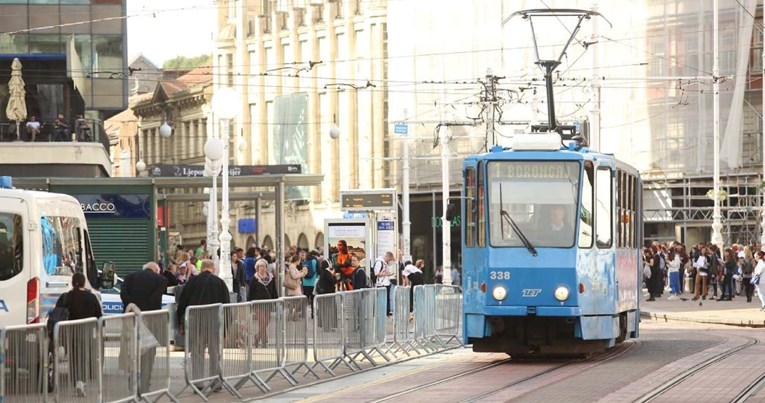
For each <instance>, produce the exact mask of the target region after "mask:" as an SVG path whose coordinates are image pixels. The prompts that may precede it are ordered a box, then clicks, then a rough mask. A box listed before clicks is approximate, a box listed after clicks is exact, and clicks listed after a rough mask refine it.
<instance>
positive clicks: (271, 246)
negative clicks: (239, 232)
mask: <svg viewBox="0 0 765 403" xmlns="http://www.w3.org/2000/svg"><path fill="white" fill-rule="evenodd" d="M263 247H265V248H267V249H268V250H274V240H273V239H271V235H266V237H265V238H263Z"/></svg>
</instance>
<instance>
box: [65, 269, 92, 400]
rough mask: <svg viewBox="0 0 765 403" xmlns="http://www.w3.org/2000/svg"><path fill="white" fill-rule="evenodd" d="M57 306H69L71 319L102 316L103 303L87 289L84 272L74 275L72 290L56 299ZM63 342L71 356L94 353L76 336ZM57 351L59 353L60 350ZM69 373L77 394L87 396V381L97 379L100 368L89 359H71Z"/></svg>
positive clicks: (84, 355)
mask: <svg viewBox="0 0 765 403" xmlns="http://www.w3.org/2000/svg"><path fill="white" fill-rule="evenodd" d="M56 308H67V309H68V310H69V320H76V319H86V318H100V317H101V315H102V311H101V303H100V302H98V298H96V296H95V295H93V293H91V292H90V290H86V289H85V275H84V274H82V273H74V274H73V275H72V290H71V291H69V292H67V293H65V294H61V296H60V297H59V298H58V300H57V301H56ZM63 343H64V346H63V347H64V350H65V351H67V352H68V353H69V357H86V356H88V355H90V354H93V352H92V351H88V348H87V344H83V343H81V342H80V340H77V338H76V337H66V338H65V340H64V341H63ZM54 350H55V349H54ZM55 353H56V354H57V353H58V351H55ZM69 373H70V375H69V376H71V377H72V382H74V384H75V388H76V393H77V396H80V397H85V385H86V383H85V381H86V380H90V379H92V380H94V381H95V380H96V379H95V376H96V374H98V370H97V369H96V367H95V366H94V365H93V362H90V361H89V360H69Z"/></svg>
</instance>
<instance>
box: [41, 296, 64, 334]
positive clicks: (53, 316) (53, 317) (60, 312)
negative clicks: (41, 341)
mask: <svg viewBox="0 0 765 403" xmlns="http://www.w3.org/2000/svg"><path fill="white" fill-rule="evenodd" d="M68 295H69V293H63V294H61V297H59V298H60V299H61V306H57V307H55V308H53V310H51V311H50V312H48V321H47V323H46V327H47V328H48V335H50V336H51V339H52V338H53V328H54V327H55V326H56V323H58V322H61V321H62V320H68V319H69V298H68Z"/></svg>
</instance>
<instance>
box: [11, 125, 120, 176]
mask: <svg viewBox="0 0 765 403" xmlns="http://www.w3.org/2000/svg"><path fill="white" fill-rule="evenodd" d="M73 126H74V127H75V129H74V130H71V131H70V130H67V129H65V128H63V127H60V126H57V125H55V124H54V123H42V124H41V126H40V132H39V133H37V134H36V135H35V136H34V137H35V138H34V141H32V138H31V137H32V136H31V135H28V134H27V130H26V125H25V124H23V123H22V124H21V125H20V126H19V127H20V129H21V130H20V132H21V133H20V134H19V133H17V132H16V124H15V123H13V122H0V174H2V175H11V176H17V177H88V178H93V177H108V176H109V175H110V172H111V160H110V159H109V139H108V138H107V137H106V134H105V133H106V132H105V131H104V129H103V125H102V124H101V122H100V121H98V120H94V119H80V120H79V121H77V122H76V123H75V124H74V125H73Z"/></svg>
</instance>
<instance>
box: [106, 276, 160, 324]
mask: <svg viewBox="0 0 765 403" xmlns="http://www.w3.org/2000/svg"><path fill="white" fill-rule="evenodd" d="M114 279H115V280H114V287H111V288H106V287H103V288H101V308H102V310H103V312H104V315H116V314H121V313H122V311H123V310H124V305H123V304H122V299H121V298H120V290H122V284H123V280H122V278H121V277H118V276H115V277H114ZM174 303H175V298H174V297H173V296H172V295H167V294H162V309H166V308H167V307H168V304H174Z"/></svg>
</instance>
